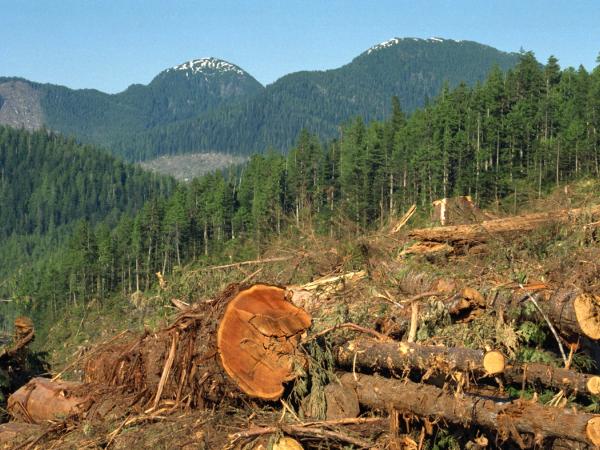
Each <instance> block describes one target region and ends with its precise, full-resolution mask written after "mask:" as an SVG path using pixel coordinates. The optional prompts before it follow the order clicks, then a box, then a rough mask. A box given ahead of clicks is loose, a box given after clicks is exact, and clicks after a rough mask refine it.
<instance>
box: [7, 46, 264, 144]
mask: <svg viewBox="0 0 600 450" xmlns="http://www.w3.org/2000/svg"><path fill="white" fill-rule="evenodd" d="M262 89H263V86H262V85H261V84H260V83H259V82H258V81H256V80H255V79H254V78H252V77H251V76H250V75H249V74H247V73H246V72H245V71H243V70H242V69H241V68H239V67H238V66H236V65H234V64H231V63H228V62H226V61H223V60H220V59H217V58H201V59H195V60H191V61H188V62H186V63H183V64H180V65H177V66H175V67H172V68H169V69H166V70H164V71H163V72H161V73H159V74H158V75H157V76H156V77H155V78H154V79H153V80H152V81H151V82H150V83H149V84H148V85H141V84H134V85H131V86H130V87H129V88H127V89H126V90H125V91H123V92H120V93H118V94H112V95H111V94H106V93H103V92H100V91H97V90H94V89H79V90H73V89H69V88H66V87H63V86H56V85H52V84H40V83H34V82H30V81H27V80H23V79H18V78H0V124H1V123H4V124H7V125H10V126H16V127H19V126H23V127H24V128H26V129H30V130H31V129H36V128H39V127H40V126H41V125H42V124H43V125H45V126H46V127H48V128H50V129H52V130H54V131H59V132H61V133H63V134H66V135H74V136H77V138H79V139H81V140H82V141H84V142H91V143H95V144H100V145H105V146H110V143H111V142H112V141H114V140H115V139H116V138H118V137H120V136H124V135H127V134H130V133H131V132H133V131H142V130H144V129H148V128H152V127H155V126H157V125H165V124H168V123H171V122H175V121H180V120H185V119H188V118H190V117H196V116H198V115H199V114H202V113H203V112H205V111H208V110H213V109H215V108H218V107H220V106H222V105H223V104H225V103H227V102H231V101H235V100H237V99H240V98H244V97H245V96H250V95H252V94H255V93H256V92H258V91H260V90H262Z"/></svg>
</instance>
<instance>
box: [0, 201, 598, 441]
mask: <svg viewBox="0 0 600 450" xmlns="http://www.w3.org/2000/svg"><path fill="white" fill-rule="evenodd" d="M599 212H600V208H598V209H595V208H591V209H589V208H588V209H586V210H583V209H581V210H572V211H559V212H557V213H542V214H530V215H527V216H521V217H512V218H509V219H490V220H486V221H484V222H481V223H479V224H462V225H454V226H452V225H450V226H444V227H437V228H428V229H421V230H411V231H409V232H408V233H406V234H403V233H404V232H403V230H401V228H402V226H403V225H404V224H405V223H406V222H407V221H408V219H409V218H410V216H408V218H407V217H406V216H405V217H404V218H402V219H400V221H399V222H398V223H396V224H394V225H395V226H391V227H390V229H389V230H388V231H386V232H385V233H378V234H377V235H376V236H373V237H370V238H369V239H366V240H365V241H364V242H361V243H360V247H361V248H363V249H366V250H364V252H363V256H364V258H363V259H362V260H361V264H356V262H353V263H352V265H353V266H354V267H353V270H346V268H347V264H346V263H347V261H344V258H345V256H344V255H341V254H340V253H341V252H338V256H339V259H337V260H336V261H335V263H334V264H332V265H331V267H330V270H328V273H325V274H323V272H322V273H321V274H320V275H322V276H320V277H313V279H312V280H311V281H307V282H301V283H292V282H289V278H288V280H287V281H288V282H285V283H283V282H282V281H285V280H282V278H281V277H282V275H281V274H282V273H284V272H285V266H286V265H293V264H292V262H291V261H289V260H287V259H286V258H277V257H275V258H273V259H271V261H270V262H266V261H267V260H263V262H261V261H253V262H252V263H253V264H255V265H258V266H260V265H261V264H264V267H266V266H268V265H272V266H273V267H275V266H276V267H278V269H272V270H271V269H268V268H265V270H264V271H263V272H262V273H260V272H261V271H262V270H263V267H259V269H258V270H257V271H256V272H254V273H253V274H251V275H247V273H246V276H244V277H242V278H244V279H245V281H244V282H243V283H241V284H240V283H230V284H228V285H226V286H225V287H222V288H220V289H219V291H218V293H217V294H215V295H213V296H211V297H210V298H198V297H195V296H194V295H193V293H191V294H190V297H188V298H173V299H172V304H173V305H175V307H176V308H177V313H176V314H175V316H174V317H173V318H172V320H171V322H170V324H169V325H168V326H165V327H163V328H161V329H159V330H156V331H145V332H143V333H135V332H131V331H123V332H122V333H119V334H116V335H114V336H112V337H110V338H109V339H107V340H106V341H104V342H102V343H99V344H97V345H95V346H94V347H92V348H91V349H89V351H88V352H87V353H85V354H84V355H82V356H81V357H80V358H78V359H77V360H76V361H73V362H72V363H71V365H70V366H68V367H67V368H66V369H65V373H68V372H69V370H71V369H73V368H76V367H77V368H79V369H81V371H82V374H83V376H82V377H81V379H80V380H78V381H67V380H63V379H62V378H61V376H60V375H62V374H59V375H57V376H55V377H54V378H52V379H49V378H39V377H38V378H33V379H31V380H30V381H29V382H28V383H27V384H26V385H24V386H23V387H21V388H20V389H19V390H17V391H16V392H14V393H13V394H12V395H11V397H10V398H9V400H8V407H7V408H8V411H9V413H10V415H11V421H10V422H8V423H5V424H3V425H0V445H4V446H5V448H12V447H18V448H146V447H154V448H187V449H192V448H206V449H212V448H228V449H269V448H272V449H279V450H282V449H302V448H306V449H308V448H323V449H325V448H378V449H414V450H416V449H426V448H428V449H443V448H469V449H487V448H489V449H493V448H515V449H517V448H521V449H523V448H556V449H588V448H589V449H593V448H597V447H598V446H600V414H598V413H600V375H599V374H600V372H599V370H598V369H599V368H600V364H599V363H600V355H599V354H600V351H598V340H599V339H600V296H599V295H598V294H599V293H600V291H599V290H598V287H599V286H600V284H599V283H600V269H599V267H600V266H598V264H597V263H596V262H595V259H594V258H595V257H597V256H598V255H600V252H598V251H597V241H596V235H595V229H593V228H592V229H591V231H590V228H586V229H585V230H586V231H585V232H584V234H583V235H581V236H583V237H581V236H580V235H579V234H577V233H575V232H573V230H575V229H577V230H580V229H583V227H584V225H586V224H588V223H593V218H594V216H595V215H596V214H598V213H599ZM582 217H584V218H585V219H584V222H585V223H582V222H581V218H582ZM499 221H500V222H499ZM502 221H504V222H502ZM398 224H401V225H400V226H398ZM548 224H553V226H554V225H556V224H558V225H560V227H564V229H565V230H567V231H565V232H564V233H563V234H562V236H565V238H564V240H563V244H564V243H566V242H568V240H569V239H578V241H577V242H580V243H581V242H584V243H585V245H578V246H574V247H573V248H572V249H570V250H569V251H570V252H571V253H569V255H568V256H569V257H571V260H570V263H568V264H566V265H565V262H564V261H562V260H559V258H555V259H553V260H552V261H553V262H550V260H551V259H552V258H553V257H554V256H555V253H552V251H554V250H552V249H550V250H548V251H547V252H546V253H544V255H543V257H544V258H547V259H548V264H547V265H546V266H543V265H540V264H539V262H540V258H535V257H531V256H530V255H528V252H529V251H530V250H531V248H532V247H533V245H534V244H532V243H531V241H526V242H523V241H519V239H527V236H526V234H527V233H530V232H535V230H538V229H540V228H541V229H544V228H543V227H544V226H548ZM538 238H540V237H539V236H538ZM581 239H582V240H581ZM550 240H551V241H552V244H551V245H557V243H556V238H555V237H552V238H551V239H550ZM437 244H443V245H444V246H445V247H444V250H443V252H441V253H440V251H439V247H438V248H436V245H437ZM323 245H324V244H323V243H318V245H317V244H315V246H316V247H319V246H321V247H322V246H323ZM535 245H536V246H539V243H535ZM322 248H324V247H322ZM432 249H434V250H433V251H432ZM473 249H476V251H473ZM500 249H504V250H503V251H504V253H502V255H499V254H498V253H499V252H501V250H500ZM551 250H552V251H551ZM321 253H323V252H321ZM306 255H309V256H306ZM318 255H319V252H318V251H317V252H314V253H312V256H311V253H310V252H309V251H306V249H305V251H304V252H303V256H302V257H303V258H309V259H310V258H313V260H312V261H307V260H303V261H301V262H297V263H296V266H295V269H294V270H295V271H296V270H298V267H300V266H301V265H302V264H304V265H305V266H309V265H311V266H319V264H318V261H317V259H318V257H319V256H318ZM507 255H508V256H509V257H510V258H511V259H510V260H509V261H508V262H502V258H505V257H507ZM560 257H561V258H564V257H565V255H564V254H560ZM575 261H584V263H583V264H580V263H579V262H575ZM345 264H346V265H345ZM357 265H358V266H360V267H356V266H357ZM582 265H583V266H585V268H586V270H585V271H583V270H582ZM239 267H240V266H238V267H237V268H239ZM321 267H322V265H321ZM237 268H236V267H235V265H231V266H227V269H226V270H227V271H228V274H229V276H230V277H231V278H232V279H235V277H236V276H239V272H236V270H237ZM280 269H281V270H280ZM357 269H358V270H357ZM218 270H221V269H218ZM199 273H206V272H199ZM198 276H204V275H198ZM257 276H260V277H261V278H262V280H264V283H250V282H249V280H250V279H252V278H253V277H257ZM205 281H206V280H205V279H202V278H198V279H197V282H198V283H201V282H205ZM223 281H225V280H223ZM229 281H231V280H229ZM178 292H180V291H178ZM168 294H169V292H166V293H165V295H168ZM190 300H192V301H191V302H190ZM1 357H2V356H1V355H0V358H1Z"/></svg>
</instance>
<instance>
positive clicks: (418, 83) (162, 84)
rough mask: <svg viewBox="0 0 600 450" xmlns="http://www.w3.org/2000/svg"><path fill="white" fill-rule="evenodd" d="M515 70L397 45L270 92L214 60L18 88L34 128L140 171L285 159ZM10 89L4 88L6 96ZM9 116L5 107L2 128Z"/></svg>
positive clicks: (445, 47) (449, 46)
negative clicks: (255, 156) (168, 159)
mask: <svg viewBox="0 0 600 450" xmlns="http://www.w3.org/2000/svg"><path fill="white" fill-rule="evenodd" d="M517 60H518V55H517V54H515V53H506V52H502V51H499V50H497V49H494V48H493V47H490V46H487V45H484V44H479V43H476V42H473V41H456V40H452V39H444V38H438V37H433V38H428V39H422V38H392V39H389V40H387V41H384V42H382V43H379V44H376V45H374V46H372V47H370V48H368V49H366V50H365V51H363V52H362V53H360V54H359V55H357V56H356V57H355V58H353V59H352V60H351V61H350V62H348V63H347V64H344V65H342V66H340V67H338V68H334V69H328V70H322V71H319V70H317V71H310V70H306V71H299V72H293V73H290V74H286V75H284V76H282V77H280V78H279V79H278V80H276V81H275V82H274V83H271V84H268V85H267V86H263V85H262V84H261V83H259V82H258V81H257V80H256V79H255V78H254V77H252V75H250V74H249V73H248V72H246V71H245V70H244V69H242V68H241V67H239V66H237V65H235V64H233V63H230V62H228V61H225V60H222V59H219V58H215V57H205V58H197V59H191V60H189V61H186V62H183V63H181V64H178V65H175V66H172V67H169V68H167V69H164V70H163V71H161V72H159V73H158V74H157V75H156V76H155V77H154V78H153V79H152V80H151V81H150V82H149V83H148V84H147V85H143V84H132V85H130V86H129V87H128V88H127V89H125V90H124V91H122V92H120V93H117V94H106V93H103V92H101V91H98V90H94V89H82V90H72V89H69V88H67V87H63V86H57V85H51V84H41V83H34V82H29V81H27V80H22V81H23V82H24V83H28V84H29V86H30V87H32V89H33V90H34V91H36V95H37V97H38V102H39V105H40V107H39V108H38V109H39V111H41V113H40V114H39V115H38V117H37V118H36V120H30V122H32V123H33V124H39V123H40V122H41V123H43V125H44V126H46V127H48V128H50V129H52V130H53V131H58V132H61V133H64V134H67V135H73V136H76V137H77V138H78V139H79V140H81V141H82V142H89V143H93V144H96V145H102V146H104V147H107V148H108V149H109V150H111V151H112V152H113V153H116V154H119V155H121V156H124V157H125V158H127V159H128V160H131V161H136V160H144V159H148V158H152V157H156V156H161V155H164V154H178V153H193V152H203V151H218V152H226V153H238V154H249V153H252V152H256V151H258V152H261V151H264V150H265V149H266V148H268V147H275V148H278V149H280V150H284V151H285V150H287V149H289V148H290V146H291V144H292V142H293V139H294V138H295V136H296V135H297V134H298V132H299V131H300V130H301V129H302V128H308V129H309V130H310V131H312V132H315V133H317V134H318V135H319V136H321V137H322V138H331V137H332V136H334V135H335V133H336V130H337V127H338V125H339V123H342V122H344V121H346V120H348V119H350V118H352V117H354V116H358V115H360V116H362V117H364V118H365V119H366V120H371V119H382V118H383V117H384V116H385V114H386V112H387V111H389V108H390V105H391V98H392V96H398V97H399V98H400V101H401V103H402V106H403V108H404V109H405V110H406V111H408V112H411V111H413V110H414V109H416V108H418V107H420V106H423V105H424V104H425V103H426V102H427V101H428V99H429V98H432V97H434V96H435V95H437V94H438V93H439V91H440V90H441V88H442V86H443V85H444V83H447V84H449V85H450V86H456V85H458V84H459V83H460V82H465V83H466V84H469V85H472V84H474V83H476V82H480V81H483V79H485V77H486V76H487V73H488V72H489V70H490V69H491V68H492V67H493V66H494V65H498V66H499V67H500V68H501V69H502V70H504V71H506V70H508V69H510V68H511V67H513V66H514V65H515V64H516V62H517ZM6 80H7V79H6V78H0V89H1V88H2V86H3V85H4V84H5V82H6ZM0 97H3V96H2V95H1V94H0ZM13 104H14V102H13ZM10 107H11V105H7V103H6V102H4V104H3V105H2V100H0V123H1V122H2V121H1V117H2V116H1V114H2V110H3V109H5V108H10ZM13 123H15V120H13ZM17 123H18V121H17ZM23 125H24V123H23Z"/></svg>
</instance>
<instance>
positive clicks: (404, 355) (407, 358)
mask: <svg viewBox="0 0 600 450" xmlns="http://www.w3.org/2000/svg"><path fill="white" fill-rule="evenodd" d="M335 357H336V362H337V363H338V364H339V365H340V366H342V367H346V368H354V367H360V368H371V369H380V370H381V369H389V370H403V369H410V368H416V369H421V370H437V371H438V372H445V373H450V372H452V371H461V372H477V373H478V374H497V373H500V372H502V371H503V370H504V366H505V358H504V356H503V355H502V353H500V352H497V351H490V352H484V351H483V350H474V349H469V348H461V347H441V346H433V345H422V344H417V343H414V342H381V341H375V340H371V339H357V340H353V341H350V342H347V343H345V344H343V345H341V346H339V347H337V348H336V350H335Z"/></svg>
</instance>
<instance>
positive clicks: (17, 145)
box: [0, 127, 174, 298]
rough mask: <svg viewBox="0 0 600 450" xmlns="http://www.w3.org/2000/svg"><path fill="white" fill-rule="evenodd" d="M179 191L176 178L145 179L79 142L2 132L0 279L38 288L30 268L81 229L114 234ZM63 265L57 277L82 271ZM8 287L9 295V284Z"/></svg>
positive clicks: (55, 263)
mask: <svg viewBox="0 0 600 450" xmlns="http://www.w3.org/2000/svg"><path fill="white" fill-rule="evenodd" d="M173 187H174V181H173V180H172V179H170V178H166V177H159V176H156V175H153V174H149V173H146V172H143V171H142V170H141V169H137V168H135V167H133V166H131V165H128V164H126V163H124V162H121V161H118V160H116V159H115V158H114V157H112V156H110V155H108V154H104V153H101V152H99V151H98V150H96V149H93V148H90V147H85V146H81V145H79V144H76V143H75V141H74V140H73V139H66V138H64V137H61V136H58V135H55V134H53V133H49V132H47V131H45V130H41V131H37V132H33V133H30V132H25V131H22V130H15V129H11V128H7V127H0V211H1V212H2V213H1V214H0V276H6V275H7V274H9V273H21V274H22V276H23V277H25V278H27V279H28V280H30V281H31V282H34V283H38V282H39V280H36V279H35V274H33V273H29V272H28V270H27V268H26V267H28V265H29V264H32V263H37V262H39V261H42V260H48V258H49V257H50V255H55V254H56V253H57V249H59V248H61V245H62V244H63V243H64V242H66V241H67V240H68V238H69V237H70V236H71V235H72V232H73V230H74V229H75V228H77V227H76V224H79V228H81V227H84V228H85V227H87V226H94V225H96V224H98V223H103V224H104V226H106V227H114V225H115V224H116V223H117V221H118V220H120V218H121V216H122V215H123V214H125V215H127V216H130V215H132V214H135V213H136V211H137V210H138V209H140V208H141V207H142V206H143V205H144V204H145V203H146V202H147V201H148V200H150V199H153V198H157V197H164V196H167V195H169V194H170V192H171V191H172V190H173ZM84 224H89V225H84ZM62 256H63V257H65V255H62ZM60 259H61V258H59V260H52V262H51V265H52V270H60V268H61V267H63V266H62V265H63V264H67V263H68V264H75V263H74V261H67V260H66V259H67V258H66V257H65V259H64V260H62V261H60ZM48 261H50V260H48ZM0 286H2V287H4V288H6V280H5V281H4V282H0ZM12 287H14V285H13V286H12ZM30 288H31V286H30V285H29V284H27V283H26V284H25V285H19V287H18V288H17V287H15V289H17V291H15V292H19V293H23V295H24V296H25V297H27V298H28V291H27V289H30ZM0 289H1V288H0ZM23 289H25V291H23ZM15 292H13V293H12V294H13V295H17V296H20V294H15ZM0 297H2V295H0Z"/></svg>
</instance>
